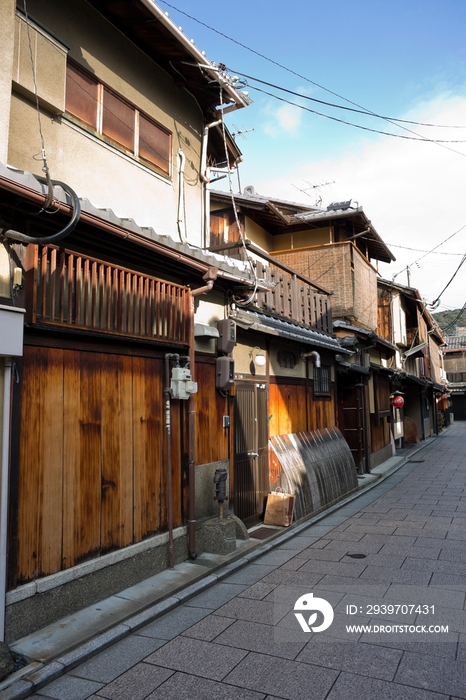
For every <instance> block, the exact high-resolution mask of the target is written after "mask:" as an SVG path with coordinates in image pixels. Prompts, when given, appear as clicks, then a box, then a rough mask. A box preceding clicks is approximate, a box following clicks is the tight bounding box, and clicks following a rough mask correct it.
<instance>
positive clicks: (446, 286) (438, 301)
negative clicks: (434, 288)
mask: <svg viewBox="0 0 466 700" xmlns="http://www.w3.org/2000/svg"><path fill="white" fill-rule="evenodd" d="M465 260H466V255H463V258H462V260H461V262H460V264H459V265H458V267H457V268H456V270H455V272H454V273H453V275H452V276H451V277H450V279H449V281H448V282H447V284H446V285H445V287H444V288H443V289H442V291H441V292H440V294H439V295H438V297H437V298H436V299H434V301H433V302H432V304H429V306H432V307H433V308H437V306H438V305H439V304H440V297H441V296H442V294H443V293H444V291H445V290H446V289H448V287H449V286H450V284H451V283H452V282H453V280H454V279H455V277H456V275H457V274H458V272H459V271H460V268H461V266H462V264H463V263H464V261H465Z"/></svg>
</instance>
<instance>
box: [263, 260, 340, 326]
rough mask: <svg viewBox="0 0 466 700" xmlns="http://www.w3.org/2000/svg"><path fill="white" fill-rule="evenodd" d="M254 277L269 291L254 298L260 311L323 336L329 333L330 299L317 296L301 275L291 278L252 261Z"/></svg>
mask: <svg viewBox="0 0 466 700" xmlns="http://www.w3.org/2000/svg"><path fill="white" fill-rule="evenodd" d="M255 267H256V274H257V277H258V278H259V279H260V280H265V281H266V283H269V284H270V290H269V291H267V292H259V293H258V294H257V302H256V306H257V308H258V309H259V310H260V311H264V312H265V313H270V314H273V315H274V316H277V317H279V318H283V319H285V320H287V321H294V322H296V323H300V324H303V325H305V326H308V327H310V328H313V329H314V330H317V331H320V332H322V333H332V310H331V303H330V296H329V295H327V294H321V293H319V292H318V291H317V290H316V289H315V288H314V287H312V286H311V285H310V284H309V283H308V282H306V281H305V280H304V279H303V278H302V277H300V275H293V274H290V273H289V272H287V271H285V270H283V269H281V268H280V267H278V266H276V265H263V264H262V263H261V262H260V261H259V260H256V261H255Z"/></svg>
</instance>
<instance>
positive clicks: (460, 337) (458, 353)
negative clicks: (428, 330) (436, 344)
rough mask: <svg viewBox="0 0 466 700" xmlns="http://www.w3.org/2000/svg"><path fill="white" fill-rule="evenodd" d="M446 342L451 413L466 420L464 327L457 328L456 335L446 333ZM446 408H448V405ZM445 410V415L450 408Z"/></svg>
mask: <svg viewBox="0 0 466 700" xmlns="http://www.w3.org/2000/svg"><path fill="white" fill-rule="evenodd" d="M461 331H463V333H462V332H461ZM445 343H446V345H445V347H443V348H442V352H443V363H444V367H445V374H446V377H447V381H448V389H449V391H450V392H451V394H450V399H451V413H452V414H453V418H454V420H466V335H464V329H463V328H460V329H457V333H456V334H455V335H445ZM445 408H446V409H448V406H447V407H445ZM444 412H445V416H447V415H449V411H448V410H445V411H444Z"/></svg>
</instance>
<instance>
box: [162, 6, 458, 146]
mask: <svg viewBox="0 0 466 700" xmlns="http://www.w3.org/2000/svg"><path fill="white" fill-rule="evenodd" d="M160 1H161V2H163V3H164V4H165V5H167V6H168V7H171V8H172V9H173V10H175V11H176V12H179V13H180V14H182V15H184V16H185V17H188V18H189V19H192V20H193V21H194V22H197V23H198V24H200V25H202V26H204V27H206V28H207V29H209V30H210V31H212V32H215V33H216V34H219V35H220V36H223V37H224V38H225V39H227V40H228V41H231V42H232V43H234V44H236V45H238V46H241V47H242V48H244V49H246V50H247V51H249V52H251V53H253V54H255V55H256V56H259V57H260V58H263V59H264V60H266V61H268V62H269V63H272V64H274V65H276V66H278V67H279V68H282V69H283V70H285V71H287V72H288V73H291V74H292V75H295V76H297V77H298V78H300V79H301V80H305V81H306V82H308V83H310V84H311V85H315V86H316V87H318V88H320V89H321V90H325V92H328V93H330V94H331V95H334V96H335V97H338V99H340V100H344V101H345V102H348V103H349V104H352V105H353V106H354V107H359V108H360V109H363V110H366V112H367V114H369V115H372V116H374V115H375V113H374V112H373V111H372V110H369V109H366V108H365V107H363V106H362V105H360V104H358V103H357V102H354V101H353V100H350V99H348V98H347V97H343V95H339V94H338V93H337V92H334V91H333V90H330V89H329V88H326V87H324V86H323V85H320V84H319V83H317V82H315V81H314V80H311V79H310V78H307V77H306V76H305V75H301V74H300V73H298V72H297V71H294V70H292V69H291V68H288V67H287V66H284V65H283V64H282V63H279V62H278V61H275V60H274V59H272V58H270V57H269V56H266V55H265V54H262V53H260V52H259V51H256V50H255V49H252V48H251V47H249V46H247V45H246V44H243V43H241V42H240V41H237V40H236V39H233V38H232V37H230V36H228V35H227V34H225V33H224V32H221V31H219V30H218V29H215V28H214V27H211V26H210V25H208V24H206V23H205V22H202V21H201V20H199V19H197V18H196V17H193V16H192V15H190V14H188V13H187V12H184V11H183V10H180V9H179V8H177V7H175V5H172V4H171V3H169V2H167V1H166V0H160ZM256 89H257V88H256ZM386 121H388V122H389V123H391V124H394V126H397V127H399V128H400V129H404V131H408V132H409V133H412V134H415V135H416V136H418V137H419V134H417V133H416V132H414V131H412V130H411V129H408V128H407V127H405V126H403V125H402V124H398V123H396V122H394V121H391V120H390V119H389V118H386ZM423 140H426V139H423ZM438 145H439V146H440V147H441V148H446V149H447V150H450V151H453V152H454V153H457V154H458V155H462V156H466V154H465V153H461V152H460V151H455V150H454V149H452V148H449V147H448V146H445V145H444V144H443V143H441V142H438Z"/></svg>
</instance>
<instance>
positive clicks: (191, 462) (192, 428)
mask: <svg viewBox="0 0 466 700" xmlns="http://www.w3.org/2000/svg"><path fill="white" fill-rule="evenodd" d="M202 279H203V280H205V281H206V285H205V286H204V287H199V289H193V290H191V294H190V295H189V366H190V370H191V378H192V380H193V381H195V380H196V377H195V373H196V365H195V349H194V297H196V296H198V295H199V294H204V293H205V292H210V290H211V289H212V287H213V286H214V282H215V280H216V279H217V269H216V268H215V267H210V268H209V269H208V270H207V272H206V273H205V275H204V276H203V278H202ZM188 434H189V444H188V498H189V502H188V554H189V557H190V559H193V560H194V559H196V558H197V553H196V545H195V540H196V502H195V496H196V489H195V486H196V481H195V479H196V469H195V456H196V405H195V398H194V394H190V396H189V399H188Z"/></svg>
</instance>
